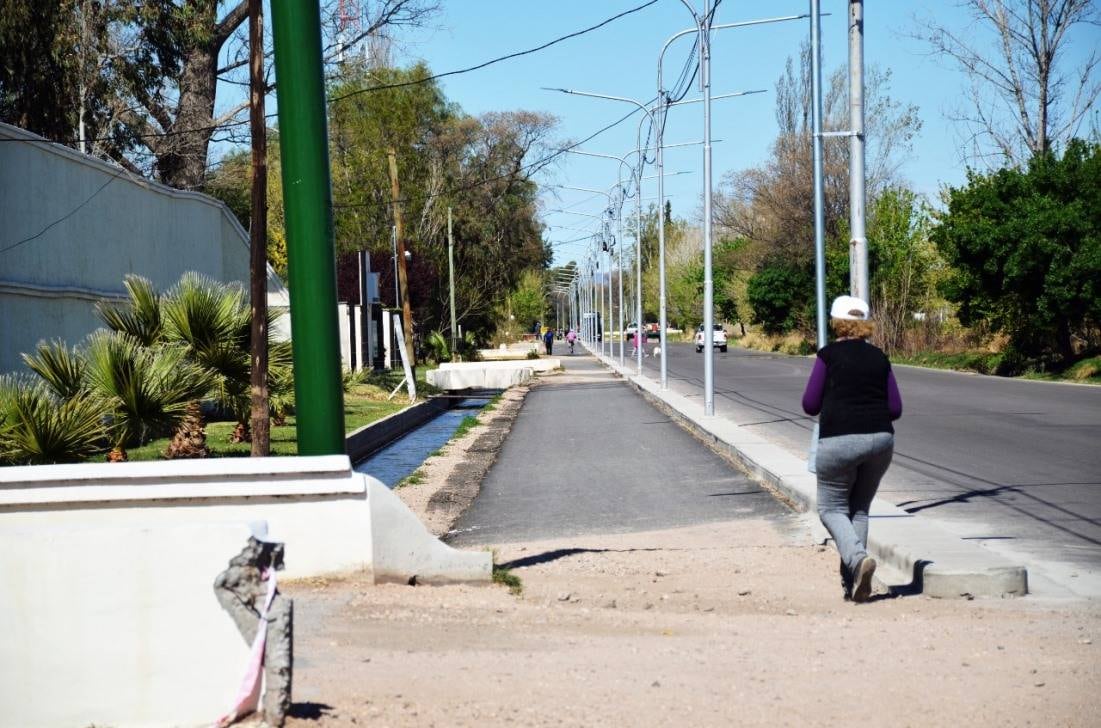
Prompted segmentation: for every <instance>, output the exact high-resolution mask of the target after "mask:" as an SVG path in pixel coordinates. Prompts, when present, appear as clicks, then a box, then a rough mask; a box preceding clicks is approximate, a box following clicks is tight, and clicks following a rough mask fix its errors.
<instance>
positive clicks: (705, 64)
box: [658, 0, 817, 415]
mask: <svg viewBox="0 0 1101 728" xmlns="http://www.w3.org/2000/svg"><path fill="white" fill-rule="evenodd" d="M814 1H815V2H817V0H814ZM681 3H682V4H683V5H684V7H685V8H687V9H688V12H689V13H691V14H692V19H693V20H694V21H695V23H696V27H695V28H694V29H690V30H687V31H681V32H679V33H676V34H674V35H673V36H672V37H671V38H669V40H667V41H666V42H665V45H664V46H663V47H662V49H661V53H660V54H659V55H658V107H659V108H667V107H668V106H669V105H670V104H667V103H664V99H665V89H663V88H662V60H663V58H664V56H665V50H666V49H667V48H668V47H669V44H670V43H672V42H673V41H674V40H676V39H677V38H679V37H681V36H683V35H687V34H689V33H692V32H695V33H696V34H697V36H698V38H699V49H700V85H701V86H702V87H703V141H704V148H703V175H704V181H703V184H704V188H703V192H704V194H703V214H704V219H703V328H704V333H703V345H704V348H705V350H706V352H705V355H704V360H703V412H704V415H713V414H715V351H714V329H713V325H714V317H715V311H714V300H713V294H714V291H713V280H712V271H711V237H712V235H711V234H712V220H711V101H712V98H711V31H712V29H723V28H742V27H747V26H750V25H763V24H765V23H776V22H781V21H785V20H797V19H799V18H800V17H806V16H805V15H803V16H785V17H779V18H763V19H760V20H749V21H743V22H740V23H727V24H723V25H720V26H716V25H714V24H713V22H712V21H713V20H714V18H713V17H712V10H711V0H704V13H703V15H702V16H701V15H700V14H698V13H697V12H696V9H695V8H693V7H692V6H691V5H690V4H689V3H688V0H681ZM660 155H661V128H660V127H658V164H659V165H660V164H661V156H660ZM658 194H659V196H660V195H661V190H660V188H659V191H658ZM658 231H659V245H660V248H661V263H662V267H661V273H662V275H661V286H662V293H663V294H664V291H665V276H664V273H665V268H664V263H665V240H664V238H665V226H664V225H659V226H658ZM663 303H664V302H663ZM664 312H665V307H664V305H663V306H662V313H663V314H664ZM661 325H662V330H663V332H664V328H665V322H664V320H663V321H662V324H661ZM664 346H665V345H664V342H662V352H663V353H664V351H665V348H664ZM665 360H666V357H665V356H662V358H661V364H662V370H661V380H662V381H661V384H662V389H665V387H666V368H665Z"/></svg>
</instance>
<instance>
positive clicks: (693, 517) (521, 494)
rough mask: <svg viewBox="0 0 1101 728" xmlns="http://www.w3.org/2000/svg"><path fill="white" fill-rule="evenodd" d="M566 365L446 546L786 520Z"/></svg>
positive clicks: (679, 436) (757, 492)
mask: <svg viewBox="0 0 1101 728" xmlns="http://www.w3.org/2000/svg"><path fill="white" fill-rule="evenodd" d="M579 351H580V348H579ZM562 361H563V364H564V365H565V367H566V373H565V374H564V375H560V376H555V377H552V378H548V379H546V380H545V381H544V382H543V383H541V384H540V385H539V386H537V387H534V388H533V389H532V390H531V392H529V393H528V395H527V397H526V398H525V400H524V406H523V408H522V409H521V410H520V413H519V415H518V416H517V418H516V421H515V422H514V423H513V426H512V431H511V432H510V433H509V436H508V438H507V439H506V440H505V442H504V445H503V446H502V448H501V452H500V453H499V455H498V458H497V462H496V463H494V465H493V467H492V468H491V469H490V471H489V473H487V475H486V478H485V481H484V482H483V483H482V490H481V492H480V493H479V494H478V497H477V498H476V499H475V501H474V503H473V505H471V507H470V508H469V509H468V510H467V511H466V513H464V514H463V516H462V518H460V519H459V521H458V522H457V523H456V524H455V526H454V528H453V531H452V535H451V536H450V537H449V538H448V541H449V542H450V543H452V544H456V545H462V546H469V545H475V544H486V543H509V542H515V541H523V540H529V539H540V538H552V537H558V536H576V535H587V534H597V533H625V532H632V531H646V530H651V529H662V528H671V527H676V526H688V525H693V524H698V523H707V522H714V521H729V520H734V519H737V518H762V517H766V518H769V517H775V518H778V519H783V518H789V517H792V515H791V512H790V511H789V510H788V509H787V508H786V507H785V506H783V505H781V504H780V503H779V501H777V500H776V499H774V498H773V497H772V496H771V495H770V494H769V493H767V492H765V491H763V490H762V489H761V488H760V487H759V486H758V485H757V484H756V483H754V482H753V481H751V480H749V479H748V478H747V477H746V476H745V475H744V474H742V473H741V472H740V471H739V470H737V469H736V468H735V467H734V466H732V465H730V464H729V463H727V462H726V461H724V460H723V459H721V458H720V457H719V456H717V455H716V454H715V453H713V452H712V451H711V450H710V449H708V448H707V447H706V446H704V445H703V444H702V443H700V442H699V441H698V440H696V439H695V438H693V437H692V436H691V435H689V434H688V433H687V432H685V431H684V430H683V429H681V428H680V427H679V426H678V425H676V424H675V423H673V422H672V421H670V419H669V418H668V417H667V416H666V415H665V414H663V413H661V412H659V411H658V410H656V409H655V408H654V407H652V406H651V405H650V404H648V403H647V402H646V401H645V400H644V399H643V398H642V397H641V396H640V395H639V394H638V393H637V392H636V391H634V390H633V389H632V388H631V387H630V385H628V384H626V383H624V382H623V381H622V380H617V379H614V378H613V377H612V376H611V374H609V373H608V372H607V370H605V369H604V368H603V367H601V366H600V365H599V364H598V363H597V362H596V361H595V360H594V359H593V358H592V357H590V356H587V355H586V356H581V355H575V356H563V357H562Z"/></svg>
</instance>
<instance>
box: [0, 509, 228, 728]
mask: <svg viewBox="0 0 1101 728" xmlns="http://www.w3.org/2000/svg"><path fill="white" fill-rule="evenodd" d="M248 538H249V529H248V528H247V527H246V526H245V524H210V523H205V524H204V523H186V522H179V523H176V524H173V525H171V526H166V525H157V526H138V525H131V526H128V527H119V526H112V527H104V526H102V525H93V524H84V525H79V526H75V527H67V526H58V527H52V528H31V529H26V530H23V529H14V530H6V531H5V533H4V538H3V539H2V543H3V551H2V552H0V585H2V586H0V624H3V625H4V637H3V639H0V672H2V674H3V679H2V680H0V706H3V708H2V714H0V725H3V726H20V728H38V727H39V726H43V727H57V726H87V725H97V726H108V725H109V726H116V727H117V728H122V727H123V726H150V725H161V726H169V725H173V726H199V725H212V724H213V723H214V721H215V720H216V719H217V718H218V717H219V716H220V715H222V714H224V713H225V712H226V711H228V709H229V708H230V706H231V705H232V702H233V697H234V694H235V692H236V689H237V686H238V685H239V684H240V681H241V678H242V676H243V675H244V674H245V666H246V664H247V661H248V645H247V644H246V643H245V640H244V638H243V637H242V636H241V634H240V633H239V632H238V631H237V628H236V626H235V625H234V623H233V619H232V618H231V617H230V616H229V615H228V614H227V613H226V612H225V611H223V609H222V607H221V605H220V604H219V603H218V600H217V598H216V597H215V595H214V588H213V586H214V579H215V577H217V576H218V574H219V573H221V572H222V571H224V570H225V568H226V567H227V565H228V563H229V560H230V559H231V558H233V557H234V556H236V555H237V554H238V553H240V551H241V549H242V548H244V547H245V545H246V544H247V543H248Z"/></svg>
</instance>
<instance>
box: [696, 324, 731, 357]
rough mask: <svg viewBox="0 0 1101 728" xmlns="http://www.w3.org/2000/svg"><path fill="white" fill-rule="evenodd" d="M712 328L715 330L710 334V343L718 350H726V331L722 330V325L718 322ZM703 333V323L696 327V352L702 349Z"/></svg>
mask: <svg viewBox="0 0 1101 728" xmlns="http://www.w3.org/2000/svg"><path fill="white" fill-rule="evenodd" d="M714 329H715V331H714V333H712V335H711V336H712V344H713V345H714V346H716V347H717V348H718V349H719V351H726V331H724V330H723V327H722V326H721V325H720V324H715V325H714ZM703 334H704V331H703V324H700V326H699V328H698V329H696V351H697V352H701V351H703Z"/></svg>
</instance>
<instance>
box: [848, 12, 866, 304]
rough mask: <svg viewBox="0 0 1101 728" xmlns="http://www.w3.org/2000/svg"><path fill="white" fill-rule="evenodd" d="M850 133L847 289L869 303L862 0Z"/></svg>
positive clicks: (853, 37) (853, 23)
mask: <svg viewBox="0 0 1101 728" xmlns="http://www.w3.org/2000/svg"><path fill="white" fill-rule="evenodd" d="M849 131H850V132H851V134H852V136H851V137H849V228H850V229H851V231H852V233H851V239H850V242H849V278H850V281H849V288H850V292H851V293H852V295H854V296H856V297H858V298H862V299H864V300H865V301H867V302H868V303H869V304H870V303H871V300H870V299H869V298H868V296H869V295H870V294H869V291H868V286H869V281H868V239H867V237H866V236H865V232H864V205H865V199H864V0H849Z"/></svg>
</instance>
